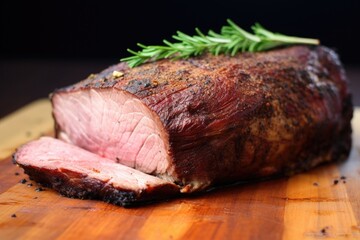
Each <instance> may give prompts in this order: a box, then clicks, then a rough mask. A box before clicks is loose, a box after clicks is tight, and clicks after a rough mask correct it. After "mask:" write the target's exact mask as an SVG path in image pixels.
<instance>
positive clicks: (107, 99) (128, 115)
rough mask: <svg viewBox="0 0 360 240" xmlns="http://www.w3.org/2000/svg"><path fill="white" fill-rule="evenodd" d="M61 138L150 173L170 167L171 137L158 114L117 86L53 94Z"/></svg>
mask: <svg viewBox="0 0 360 240" xmlns="http://www.w3.org/2000/svg"><path fill="white" fill-rule="evenodd" d="M53 106H54V110H53V113H54V116H55V118H56V120H57V123H58V125H59V129H60V132H59V138H60V139H63V140H64V141H67V142H69V143H72V144H75V145H77V146H79V147H81V148H84V149H86V150H88V151H91V152H93V153H96V154H98V155H100V156H102V157H105V158H109V159H111V160H113V161H115V162H118V163H121V164H124V165H126V166H129V167H132V168H135V169H138V170H140V171H143V172H146V173H156V174H159V175H161V174H163V173H165V172H166V170H167V169H168V168H169V156H168V143H167V142H168V140H167V139H168V136H167V134H166V132H165V131H164V129H163V126H162V123H161V121H160V119H159V118H158V116H157V115H156V114H154V113H153V112H152V111H151V110H149V109H148V108H147V107H146V106H145V105H144V104H143V103H142V102H141V101H140V100H139V99H137V98H135V97H134V96H132V95H131V94H128V93H126V92H123V91H120V90H116V89H97V90H94V89H90V90H82V91H75V92H69V93H57V94H55V95H54V96H53Z"/></svg>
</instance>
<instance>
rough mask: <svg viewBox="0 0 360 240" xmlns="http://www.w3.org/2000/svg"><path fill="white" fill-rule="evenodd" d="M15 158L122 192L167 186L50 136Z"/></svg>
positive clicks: (21, 150) (28, 146) (160, 181)
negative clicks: (96, 181) (92, 179)
mask: <svg viewBox="0 0 360 240" xmlns="http://www.w3.org/2000/svg"><path fill="white" fill-rule="evenodd" d="M16 159H17V160H18V162H19V163H20V164H22V165H34V166H36V167H39V168H45V169H51V170H55V169H57V170H58V171H63V172H66V171H64V170H62V169H66V170H70V171H74V172H79V173H82V174H86V175H87V177H89V178H94V179H99V180H101V181H103V182H107V183H108V184H112V185H113V186H114V187H120V188H122V189H134V190H141V189H147V188H148V187H149V186H159V185H162V184H169V183H168V182H166V181H164V180H162V179H160V178H157V177H154V176H152V175H149V174H145V173H143V172H140V171H138V170H135V169H133V168H130V167H127V166H124V165H121V164H117V163H114V161H112V160H110V159H105V158H102V157H100V156H98V155H96V154H93V153H91V152H88V151H86V150H84V149H81V148H79V147H77V146H74V145H72V144H68V143H65V142H63V141H60V140H58V139H54V138H50V137H42V138H40V139H39V140H36V141H32V142H30V143H28V144H26V145H25V146H23V147H22V148H20V150H19V151H18V152H17V153H16Z"/></svg>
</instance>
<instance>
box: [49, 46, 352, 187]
mask: <svg viewBox="0 0 360 240" xmlns="http://www.w3.org/2000/svg"><path fill="white" fill-rule="evenodd" d="M115 70H116V71H121V72H123V73H124V74H123V75H122V76H121V77H114V76H113V75H112V72H113V71H115ZM96 88H116V89H119V90H124V91H127V92H129V93H131V94H133V95H134V96H136V97H138V98H139V99H141V100H142V102H143V103H144V104H145V105H147V106H148V107H149V108H150V109H152V110H153V111H154V112H155V113H156V114H157V115H158V116H159V117H160V119H161V121H162V122H163V124H164V127H165V129H166V131H168V133H169V136H170V139H169V141H170V146H171V155H172V156H173V161H174V163H173V164H174V166H175V172H174V173H170V174H172V175H173V176H174V177H175V178H177V180H178V182H179V183H180V184H183V185H185V184H190V185H194V186H195V187H194V188H195V189H196V188H199V189H200V188H201V186H203V187H206V186H207V185H210V184H218V183H223V182H231V181H237V180H241V179H249V178H259V177H265V176H270V175H275V174H283V173H285V174H293V173H295V172H300V171H303V170H306V169H309V168H311V167H314V166H316V165H318V164H320V163H323V162H328V161H335V160H342V159H346V158H347V156H348V154H349V152H350V148H351V125H350V121H351V118H352V112H353V105H352V101H351V94H350V93H349V89H348V86H347V80H346V77H345V73H344V70H343V68H342V66H341V64H340V61H339V59H338V57H337V55H336V53H335V52H333V51H332V50H330V49H328V48H326V47H322V46H319V47H307V46H294V47H288V48H283V49H278V50H273V51H268V52H262V53H243V54H238V55H237V56H235V57H229V56H225V55H221V56H216V57H215V56H211V55H204V56H201V57H197V58H190V59H187V60H179V61H168V60H163V61H158V62H155V63H149V64H144V65H142V66H139V67H136V68H134V69H129V68H128V67H127V66H126V64H124V63H120V64H118V65H115V66H112V67H110V68H108V69H106V70H104V71H103V72H101V73H100V74H98V75H96V76H92V77H90V78H88V79H86V80H84V81H82V82H80V83H77V84H75V85H72V86H70V87H67V88H63V89H60V90H58V91H57V92H55V94H57V93H68V92H72V91H79V90H85V89H96ZM54 107H56V106H54ZM196 185H198V186H196ZM199 186H200V187H199Z"/></svg>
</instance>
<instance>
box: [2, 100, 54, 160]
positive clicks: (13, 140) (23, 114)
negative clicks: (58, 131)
mask: <svg viewBox="0 0 360 240" xmlns="http://www.w3.org/2000/svg"><path fill="white" fill-rule="evenodd" d="M53 128H54V121H53V119H52V116H51V104H50V101H49V100H48V99H40V100H37V101H34V102H32V103H30V104H28V105H26V106H25V107H23V108H20V109H19V110H17V111H15V112H14V113H12V114H10V115H8V116H6V117H4V118H2V119H0V161H1V160H3V159H5V158H6V157H8V156H10V155H11V154H13V153H14V151H15V148H17V147H18V146H20V145H21V144H24V143H26V142H28V141H30V140H32V139H36V138H39V137H40V136H41V135H43V134H45V133H49V132H51V131H52V129H53Z"/></svg>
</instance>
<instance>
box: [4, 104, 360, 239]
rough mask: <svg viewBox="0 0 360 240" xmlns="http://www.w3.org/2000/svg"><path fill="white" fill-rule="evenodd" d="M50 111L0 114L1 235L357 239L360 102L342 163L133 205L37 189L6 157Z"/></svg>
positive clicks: (41, 129)
mask: <svg viewBox="0 0 360 240" xmlns="http://www.w3.org/2000/svg"><path fill="white" fill-rule="evenodd" d="M50 112H51V107H50V104H49V102H48V101H47V100H39V101H36V102H34V103H32V104H30V105H28V106H26V107H24V108H22V109H20V110H19V111H17V112H15V113H13V114H12V115H10V116H8V117H5V118H3V119H2V120H0V170H1V174H0V239H2V240H3V239H324V238H326V239H360V109H357V110H356V111H355V116H354V119H353V126H354V134H353V142H354V143H353V149H352V152H351V156H350V158H349V159H348V160H347V161H346V162H344V163H342V164H327V165H324V166H321V167H318V168H316V169H314V170H312V171H309V172H306V173H303V174H299V175H296V176H293V177H291V178H282V179H275V180H270V181H266V182H259V183H249V184H244V185H237V186H231V187H225V188H222V189H217V190H215V191H212V192H209V193H205V194H199V195H196V196H192V197H186V198H181V199H174V200H169V201H165V202H160V203H156V204H152V205H147V206H141V207H137V208H130V209H126V208H122V207H118V206H114V205H110V204H106V203H103V202H100V201H92V200H78V199H70V198H66V197H62V196H60V195H59V194H58V193H57V192H55V191H53V190H51V189H45V191H36V189H37V188H39V186H38V185H37V184H36V183H35V182H32V181H29V179H28V177H27V176H26V175H24V174H23V173H22V170H21V169H19V168H18V167H17V166H15V165H13V164H12V163H11V159H10V157H9V156H10V155H11V154H12V153H13V151H14V149H15V148H16V147H18V146H19V145H20V144H22V143H24V142H27V141H29V140H31V139H35V138H38V137H39V136H40V135H43V134H50V135H51V134H52V128H53V121H52V118H51V113H50ZM342 176H343V178H344V179H341V177H342ZM22 179H26V180H27V182H26V183H24V184H22V183H20V180H22ZM335 183H337V184H335ZM31 185H32V186H31Z"/></svg>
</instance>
